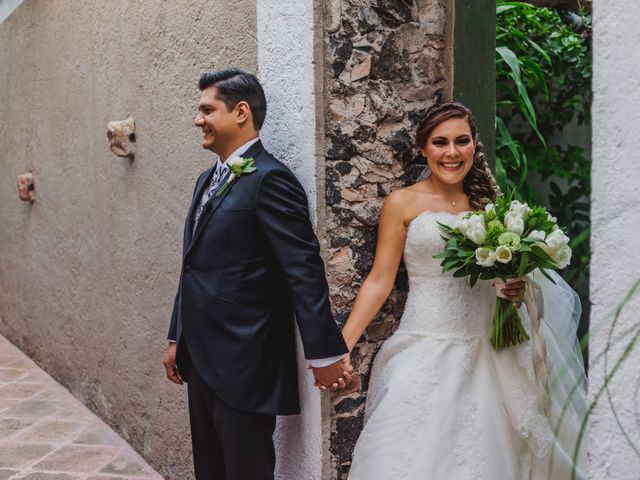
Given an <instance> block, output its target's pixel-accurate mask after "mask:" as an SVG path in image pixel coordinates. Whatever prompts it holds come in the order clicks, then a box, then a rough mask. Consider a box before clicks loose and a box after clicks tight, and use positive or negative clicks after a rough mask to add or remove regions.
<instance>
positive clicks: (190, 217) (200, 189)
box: [184, 167, 213, 253]
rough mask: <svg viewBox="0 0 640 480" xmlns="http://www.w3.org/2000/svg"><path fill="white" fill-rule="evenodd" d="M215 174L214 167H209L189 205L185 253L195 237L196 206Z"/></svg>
mask: <svg viewBox="0 0 640 480" xmlns="http://www.w3.org/2000/svg"><path fill="white" fill-rule="evenodd" d="M212 175H213V167H211V168H209V170H207V171H206V174H205V175H203V176H202V177H201V180H200V182H199V183H198V184H197V185H196V191H195V194H194V195H193V200H192V201H191V206H190V207H189V213H187V222H186V223H187V231H186V232H185V233H186V235H185V242H184V244H185V247H186V248H185V253H186V250H187V249H188V247H189V246H190V245H191V241H192V237H193V217H194V212H195V211H196V208H198V204H199V203H200V199H201V198H202V193H203V191H204V189H205V188H206V186H207V185H209V182H210V181H211V176H212Z"/></svg>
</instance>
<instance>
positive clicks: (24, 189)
mask: <svg viewBox="0 0 640 480" xmlns="http://www.w3.org/2000/svg"><path fill="white" fill-rule="evenodd" d="M16 184H17V187H18V196H19V197H20V200H22V201H23V202H30V203H33V202H35V201H36V191H35V188H34V185H33V173H23V174H22V175H18V181H17V182H16Z"/></svg>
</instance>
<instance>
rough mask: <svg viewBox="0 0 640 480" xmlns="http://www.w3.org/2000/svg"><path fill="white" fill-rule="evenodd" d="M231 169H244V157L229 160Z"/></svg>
mask: <svg viewBox="0 0 640 480" xmlns="http://www.w3.org/2000/svg"><path fill="white" fill-rule="evenodd" d="M228 162H229V167H238V168H240V167H242V166H243V165H244V158H242V157H233V158H232V159H231V160H228Z"/></svg>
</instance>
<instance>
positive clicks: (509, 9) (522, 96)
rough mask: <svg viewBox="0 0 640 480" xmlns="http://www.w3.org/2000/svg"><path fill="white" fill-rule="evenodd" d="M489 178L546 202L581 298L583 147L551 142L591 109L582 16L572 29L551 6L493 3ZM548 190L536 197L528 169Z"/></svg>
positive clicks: (585, 193)
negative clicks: (578, 27)
mask: <svg viewBox="0 0 640 480" xmlns="http://www.w3.org/2000/svg"><path fill="white" fill-rule="evenodd" d="M496 14H497V31H496V75H497V76H496V90H497V91H496V96H497V103H496V179H497V181H498V184H499V185H500V187H501V188H502V189H503V190H507V189H516V190H517V194H516V198H518V199H519V200H523V201H527V202H529V203H546V206H547V207H548V208H549V209H550V210H551V211H552V212H553V214H554V215H556V216H557V217H558V223H559V224H561V225H563V226H565V227H567V233H568V234H569V236H570V237H571V238H572V243H571V247H572V249H573V251H574V258H573V260H572V262H571V265H570V266H569V267H568V268H567V269H566V270H565V271H564V272H563V276H564V277H565V279H566V280H567V281H568V282H570V283H571V284H572V285H573V286H574V288H576V290H578V291H579V292H580V293H581V294H582V296H583V297H584V295H585V292H586V285H587V284H588V265H589V258H590V251H589V231H590V230H589V225H590V219H589V202H588V198H589V193H590V184H591V179H590V170H591V165H590V161H589V159H588V157H587V156H586V155H585V152H584V151H583V150H582V149H581V148H579V147H577V146H573V145H556V144H554V143H553V141H552V139H553V137H554V135H556V134H558V133H561V132H562V131H563V130H564V128H565V127H566V126H567V125H568V124H570V123H572V122H576V123H578V124H586V123H588V122H589V120H590V116H589V112H590V108H591V54H590V51H591V48H590V42H589V36H588V32H589V28H590V17H589V16H587V15H585V14H583V22H584V24H585V27H586V29H585V30H584V31H583V33H577V32H574V31H573V30H572V29H571V27H569V26H568V25H567V24H566V23H565V22H564V21H563V18H562V15H561V13H559V12H558V11H557V10H554V9H551V8H542V7H535V6H532V5H530V4H528V3H525V2H508V1H502V0H497V2H496ZM531 171H534V172H536V173H537V177H538V179H539V181H540V182H542V184H543V185H546V186H547V187H546V189H547V190H549V191H550V193H549V195H548V198H543V197H542V196H541V195H540V194H539V193H538V191H537V189H536V188H533V187H532V185H531V182H529V180H530V178H529V177H530V172H531Z"/></svg>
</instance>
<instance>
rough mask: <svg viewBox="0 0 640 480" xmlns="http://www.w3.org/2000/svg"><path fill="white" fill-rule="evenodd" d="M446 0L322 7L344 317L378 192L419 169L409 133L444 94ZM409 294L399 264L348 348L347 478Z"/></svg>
mask: <svg viewBox="0 0 640 480" xmlns="http://www.w3.org/2000/svg"><path fill="white" fill-rule="evenodd" d="M448 4H449V2H448V1H447V0H331V1H327V2H326V3H325V12H324V15H325V17H324V27H325V33H324V42H325V92H326V99H325V100H326V105H327V110H328V111H327V112H326V119H325V128H326V138H327V146H326V152H325V158H326V184H325V185H326V209H327V212H326V222H327V224H326V232H327V237H326V239H327V247H328V266H327V270H328V277H329V286H330V290H331V301H332V305H333V308H334V310H335V311H336V312H337V319H338V320H339V321H340V322H341V323H342V322H344V321H345V320H346V318H347V316H348V314H349V311H350V308H351V305H352V303H353V300H354V299H355V296H356V294H357V291H358V288H359V286H360V284H361V283H362V281H363V280H364V278H365V277H366V275H367V273H368V272H369V270H370V268H371V265H372V262H373V256H374V249H375V244H376V234H377V228H376V226H377V223H378V216H379V213H380V209H381V207H382V204H383V202H384V199H385V197H386V196H387V195H388V194H389V192H391V191H393V190H396V189H399V188H402V187H404V186H407V185H409V184H411V183H413V182H414V181H415V180H416V177H417V176H418V174H419V173H420V172H421V171H422V169H423V167H424V161H423V159H422V157H421V156H420V155H419V154H418V152H417V150H416V149H415V148H414V145H413V132H414V130H415V126H416V123H417V121H418V119H419V118H420V116H421V115H422V114H423V113H424V112H425V110H426V109H427V108H428V107H429V106H431V105H432V104H433V103H435V102H438V101H441V100H442V99H443V97H444V95H445V90H446V79H447V77H448V76H449V73H448V72H449V70H450V67H449V65H448V62H447V59H446V53H445V32H446V30H447V29H446V26H447V25H446V24H447V18H448V16H447V13H448V12H447V9H448ZM406 291H407V281H406V274H405V273H404V268H403V267H402V268H401V272H400V274H399V275H398V278H397V280H396V284H395V288H394V291H393V293H392V294H391V296H390V297H389V299H388V301H387V302H386V303H385V304H384V306H383V308H382V311H381V313H380V314H379V315H378V316H377V318H376V319H375V320H374V322H373V323H372V324H371V325H370V326H369V328H368V329H367V331H366V333H365V335H364V337H363V338H362V339H361V340H360V343H359V344H358V345H357V347H356V348H355V349H354V351H353V353H352V361H353V362H354V366H355V367H356V372H357V373H358V374H359V381H358V382H357V384H358V385H357V386H359V387H360V388H358V389H357V390H356V391H354V392H352V393H350V394H348V395H342V396H336V397H334V398H333V400H332V411H331V413H332V422H331V445H330V450H331V462H332V466H333V468H335V472H336V474H335V477H334V478H337V479H345V478H346V477H347V474H348V471H349V466H350V464H351V454H352V452H353V447H354V445H355V442H356V439H357V438H358V435H359V433H360V431H361V429H362V422H363V414H364V403H365V398H366V393H367V383H368V379H369V373H370V368H371V364H372V361H373V358H374V356H375V353H376V352H377V350H378V349H379V348H380V346H381V344H382V341H383V340H385V339H386V338H387V337H388V336H389V335H391V333H392V332H393V331H394V329H395V327H396V326H397V322H398V319H399V318H400V315H401V313H402V309H403V306H404V300H405V298H406Z"/></svg>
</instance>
